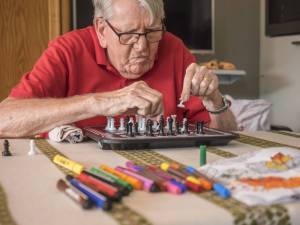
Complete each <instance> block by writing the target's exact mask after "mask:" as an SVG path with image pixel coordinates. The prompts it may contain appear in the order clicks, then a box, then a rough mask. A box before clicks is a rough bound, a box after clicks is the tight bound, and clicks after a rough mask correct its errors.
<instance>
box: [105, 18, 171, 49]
mask: <svg viewBox="0 0 300 225" xmlns="http://www.w3.org/2000/svg"><path fill="white" fill-rule="evenodd" d="M105 22H106V23H107V25H108V26H109V27H110V28H111V29H112V31H113V32H114V33H115V34H116V35H117V36H118V38H119V42H120V44H122V45H134V44H135V43H137V42H138V40H139V39H140V37H141V36H143V35H144V36H145V38H146V40H147V41H148V42H149V43H157V42H159V41H160V40H161V39H159V40H157V41H149V40H148V38H147V35H148V34H149V33H153V32H158V31H161V32H162V35H161V38H162V37H163V34H164V33H165V31H166V28H165V24H164V22H163V20H161V23H162V29H155V30H149V31H147V32H144V33H138V32H121V33H119V32H118V31H116V29H115V28H114V27H113V25H111V23H110V22H108V20H105ZM124 34H126V35H128V34H135V35H139V38H138V39H137V41H136V42H135V43H132V44H124V43H122V42H121V36H122V35H124Z"/></svg>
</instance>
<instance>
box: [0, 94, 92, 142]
mask: <svg viewBox="0 0 300 225" xmlns="http://www.w3.org/2000/svg"><path fill="white" fill-rule="evenodd" d="M87 102H88V96H74V97H70V98H62V99H54V98H49V99H12V98H8V99H6V100H4V101H3V102H2V103H0V121H1V123H0V137H23V136H30V135H34V134H38V133H42V132H46V131H49V130H51V129H52V128H54V127H57V126H59V125H62V124H68V123H72V122H75V121H78V120H83V119H86V118H89V117H93V116H95V115H91V114H90V113H89V112H88V111H87V110H86V109H87V107H88V105H87Z"/></svg>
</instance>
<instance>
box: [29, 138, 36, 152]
mask: <svg viewBox="0 0 300 225" xmlns="http://www.w3.org/2000/svg"><path fill="white" fill-rule="evenodd" d="M29 146H30V149H29V152H28V155H30V156H31V155H36V154H37V151H36V146H35V143H34V140H30V143H29Z"/></svg>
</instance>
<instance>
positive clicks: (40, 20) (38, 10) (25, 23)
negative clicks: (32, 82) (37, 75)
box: [0, 0, 48, 100]
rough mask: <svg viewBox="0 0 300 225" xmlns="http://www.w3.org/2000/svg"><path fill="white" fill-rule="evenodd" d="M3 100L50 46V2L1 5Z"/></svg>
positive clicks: (26, 0) (0, 89)
mask: <svg viewBox="0 0 300 225" xmlns="http://www.w3.org/2000/svg"><path fill="white" fill-rule="evenodd" d="M0 30H1V35H0V49H1V51H0V62H1V66H0V79H1V82H0V100H2V99H3V98H5V97H6V96H7V95H8V93H9V90H10V89H11V88H12V87H13V86H14V85H15V84H16V83H17V82H18V81H19V79H20V76H21V75H22V74H23V73H25V72H26V71H28V70H30V69H31V67H32V65H33V63H34V62H35V61H36V59H37V58H38V57H39V55H40V54H41V52H42V51H43V49H44V48H45V47H46V46H47V42H48V2H47V1H37V0H9V1H5V0H2V1H0Z"/></svg>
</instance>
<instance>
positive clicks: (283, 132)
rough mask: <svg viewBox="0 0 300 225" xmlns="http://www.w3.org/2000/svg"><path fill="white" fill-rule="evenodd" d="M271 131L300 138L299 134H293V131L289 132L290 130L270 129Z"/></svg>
mask: <svg viewBox="0 0 300 225" xmlns="http://www.w3.org/2000/svg"><path fill="white" fill-rule="evenodd" d="M271 132H272V133H275V134H282V135H285V136H289V137H295V138H300V134H295V133H291V132H286V131H271Z"/></svg>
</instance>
